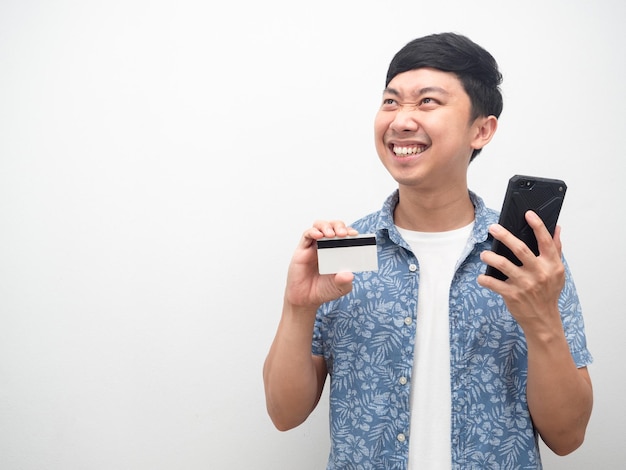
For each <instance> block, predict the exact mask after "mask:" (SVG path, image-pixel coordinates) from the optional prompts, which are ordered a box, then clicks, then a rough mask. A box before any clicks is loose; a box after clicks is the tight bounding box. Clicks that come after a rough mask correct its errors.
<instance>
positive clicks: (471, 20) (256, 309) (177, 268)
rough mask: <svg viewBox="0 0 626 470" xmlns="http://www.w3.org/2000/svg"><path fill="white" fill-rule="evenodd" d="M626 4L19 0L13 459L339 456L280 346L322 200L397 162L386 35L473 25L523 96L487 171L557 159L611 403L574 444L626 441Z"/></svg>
mask: <svg viewBox="0 0 626 470" xmlns="http://www.w3.org/2000/svg"><path fill="white" fill-rule="evenodd" d="M624 20H626V3H624V2H623V1H621V0H595V1H593V2H591V1H584V0H574V1H565V0H563V1H558V0H557V1H552V2H547V1H545V0H541V1H526V2H516V3H514V4H511V3H510V2H502V1H499V0H485V1H481V0H477V1H475V2H467V1H465V0H458V1H451V0H449V1H438V2H419V1H417V0H412V1H389V2H382V1H373V0H370V1H356V0H355V1H348V0H346V1H336V0H335V1H329V0H322V1H315V2H306V3H304V2H294V1H287V0H268V1H263V2H255V1H252V0H248V1H242V2H234V1H233V2H225V3H224V4H223V5H218V4H217V2H205V1H200V0H177V1H174V0H151V1H149V0H107V1H101V2H97V1H94V0H89V1H79V0H76V1H70V0H56V1H53V0H51V1H44V0H41V1H35V0H3V1H2V2H1V3H0V468H2V469H3V470H17V469H20V470H34V469H37V470H39V469H44V468H45V469H47V470H56V469H59V470H61V469H62V470H72V469H77V470H83V469H88V470H92V469H93V470H110V469H116V470H117V469H132V470H137V469H141V470H143V469H150V470H155V469H186V470H191V469H207V468H210V469H244V470H247V469H266V470H275V469H298V470H302V469H304V470H308V469H311V470H314V469H320V468H323V466H324V462H325V460H326V453H327V446H328V437H327V423H326V413H327V405H326V403H325V401H324V400H323V402H322V404H320V407H319V408H318V410H316V412H315V413H314V414H313V415H312V416H311V419H310V420H309V421H308V422H307V423H305V424H304V425H302V426H301V427H299V428H297V429H295V430H293V431H290V432H288V433H279V432H278V431H275V430H274V428H273V427H272V425H271V423H270V421H269V418H268V417H267V415H266V413H265V408H264V397H263V388H262V380H261V368H262V363H263V360H264V358H265V354H266V352H267V349H268V347H269V344H270V342H271V340H272V337H273V335H274V331H275V327H276V324H277V321H278V317H279V311H280V307H281V300H282V290H283V285H284V278H285V271H286V267H287V264H288V261H289V258H290V257H291V253H292V250H293V248H294V247H295V245H296V242H297V240H298V238H299V236H300V234H301V232H302V231H303V230H304V229H305V228H306V227H307V226H308V225H309V224H310V223H311V222H312V221H313V220H314V219H316V218H336V217H337V218H343V219H346V220H353V219H355V218H357V217H359V216H361V215H364V214H365V213H367V212H370V211H372V210H375V209H378V208H379V207H380V205H381V204H382V201H383V198H384V197H385V196H386V195H387V194H388V193H389V192H390V191H391V190H392V189H393V188H394V183H393V181H392V180H391V179H390V177H388V175H387V174H386V173H385V171H384V169H383V167H382V166H381V165H380V164H379V163H378V160H377V156H376V154H375V151H374V148H373V137H372V122H373V116H374V113H375V110H376V108H377V106H378V104H379V98H380V92H381V90H382V87H383V85H384V76H385V73H386V67H387V64H388V62H389V60H390V59H391V56H392V55H393V54H394V53H395V52H396V50H397V49H399V48H400V47H401V46H403V45H404V44H405V43H406V42H408V41H409V40H410V39H413V38H414V37H417V36H421V35H423V34H427V33H432V32H440V31H457V32H461V33H464V34H467V35H468V36H470V37H471V38H473V39H474V40H475V41H477V42H478V43H480V44H482V45H483V46H485V47H486V48H487V49H488V50H490V51H491V52H492V53H493V54H494V55H495V57H496V59H497V60H498V61H499V63H500V65H501V68H502V70H503V73H504V75H505V81H504V85H503V89H504V94H505V110H504V113H503V115H502V119H501V123H500V129H499V131H498V135H497V136H496V138H495V140H494V141H493V142H492V143H491V144H490V146H489V147H488V148H486V149H485V151H484V152H483V154H482V155H481V156H480V157H479V159H478V160H477V161H476V162H475V163H474V164H472V167H471V170H470V177H471V186H472V188H473V189H474V190H476V191H478V192H479V193H480V194H482V195H483V196H484V197H485V199H486V200H487V202H488V203H489V204H490V205H491V206H493V207H499V206H500V203H501V197H502V194H503V191H504V186H505V184H506V180H507V179H508V177H509V176H510V175H512V174H514V173H526V174H537V175H544V176H553V177H561V178H563V179H564V180H566V182H567V183H568V186H569V191H568V197H567V200H566V203H565V208H564V209H563V213H562V218H561V225H562V226H563V238H564V243H565V252H566V255H567V256H568V258H569V261H570V264H571V267H572V269H573V271H574V275H575V277H576V280H577V285H578V289H579V292H580V296H581V298H582V301H583V304H584V311H585V315H586V324H587V333H588V339H589V346H590V348H591V350H592V352H593V354H594V356H595V360H596V362H595V364H594V365H593V366H592V367H591V374H592V377H593V379H594V386H595V397H596V404H595V410H594V414H593V417H592V421H591V423H590V426H589V430H588V436H587V441H586V442H585V444H584V446H583V447H582V448H581V449H580V450H579V451H577V452H576V453H575V454H573V455H572V456H569V457H565V458H557V457H554V456H551V455H549V454H548V452H544V455H545V457H544V459H545V462H546V468H552V469H586V468H615V467H614V465H615V462H619V461H623V459H624V457H626V452H625V451H624V445H623V444H622V437H621V436H622V430H623V426H622V421H623V417H624V416H626V404H625V402H624V400H623V398H622V393H621V391H622V390H623V389H624V385H625V384H624V379H623V374H622V373H621V372H622V370H623V365H622V364H621V362H620V361H621V360H622V359H623V358H624V356H626V350H625V346H624V340H623V331H625V330H626V320H625V318H626V311H625V310H626V309H625V308H624V305H623V302H620V300H619V299H620V298H621V290H623V286H622V284H623V282H622V279H621V275H620V272H622V270H623V265H624V263H625V262H626V259H625V258H626V256H625V248H624V243H623V236H622V233H623V232H622V227H623V218H624V209H623V207H622V206H623V202H624V200H625V190H624V182H623V175H624V163H623V159H624V152H625V151H624V149H625V148H626V132H625V130H626V117H625V113H624V109H625V108H626V92H625V87H624V78H623V77H624V76H625V75H626V73H625V72H626V59H625V57H626V56H625V54H624V52H623V45H624V44H625V43H626V29H624V28H623V23H624Z"/></svg>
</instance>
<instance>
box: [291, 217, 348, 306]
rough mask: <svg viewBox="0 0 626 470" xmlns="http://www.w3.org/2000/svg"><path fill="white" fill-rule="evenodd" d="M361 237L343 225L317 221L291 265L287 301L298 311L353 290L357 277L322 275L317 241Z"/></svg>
mask: <svg viewBox="0 0 626 470" xmlns="http://www.w3.org/2000/svg"><path fill="white" fill-rule="evenodd" d="M354 235H358V232H357V231H356V230H354V229H353V228H351V227H347V226H346V225H345V224H344V223H343V222H342V221H317V222H315V223H314V224H313V227H311V228H309V229H308V230H306V231H305V232H304V234H303V235H302V239H301V240H300V243H299V244H298V247H297V248H296V251H295V253H294V255H293V257H292V259H291V264H290V265H289V272H288V275H287V287H286V289H285V301H286V302H288V303H290V304H291V305H293V306H295V307H308V308H315V309H317V307H319V306H320V305H321V304H323V303H324V302H328V301H330V300H334V299H337V298H339V297H341V296H342V295H345V294H347V293H348V292H350V291H351V290H352V280H353V279H354V274H352V273H351V272H343V273H337V274H326V275H320V274H319V272H318V266H317V246H316V243H315V242H316V241H317V240H319V239H320V238H323V237H329V238H330V237H346V236H354Z"/></svg>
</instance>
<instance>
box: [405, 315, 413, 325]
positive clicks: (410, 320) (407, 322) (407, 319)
mask: <svg viewBox="0 0 626 470" xmlns="http://www.w3.org/2000/svg"><path fill="white" fill-rule="evenodd" d="M411 323H413V319H412V318H411V317H406V318H405V319H404V324H405V325H407V326H409V325H410V324H411Z"/></svg>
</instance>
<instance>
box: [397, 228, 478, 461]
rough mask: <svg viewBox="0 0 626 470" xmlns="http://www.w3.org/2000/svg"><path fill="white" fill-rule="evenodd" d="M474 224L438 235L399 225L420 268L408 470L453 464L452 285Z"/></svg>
mask: <svg viewBox="0 0 626 470" xmlns="http://www.w3.org/2000/svg"><path fill="white" fill-rule="evenodd" d="M473 226H474V223H473V222H472V223H471V224H470V225H467V226H466V227H463V228H460V229H457V230H451V231H449V232H436V233H434V232H413V231H410V230H405V229H401V228H399V227H398V231H399V232H400V234H401V235H402V237H403V238H404V239H405V240H406V242H407V243H408V244H409V246H410V247H411V249H412V250H413V253H414V254H415V256H416V257H417V260H418V264H419V292H418V302H417V323H416V337H415V355H414V358H413V374H412V377H413V379H412V384H411V397H410V400H411V430H410V432H411V434H410V441H409V470H412V469H418V468H419V469H424V468H426V469H428V470H443V469H450V468H451V466H452V449H451V442H450V439H451V438H450V434H451V419H452V418H451V413H452V412H451V404H452V395H451V391H450V328H449V296H450V284H451V283H452V278H453V276H454V272H455V271H456V267H457V263H458V262H459V258H460V257H461V255H462V253H463V251H464V249H465V246H466V244H467V240H468V238H469V236H470V234H471V232H472V228H473Z"/></svg>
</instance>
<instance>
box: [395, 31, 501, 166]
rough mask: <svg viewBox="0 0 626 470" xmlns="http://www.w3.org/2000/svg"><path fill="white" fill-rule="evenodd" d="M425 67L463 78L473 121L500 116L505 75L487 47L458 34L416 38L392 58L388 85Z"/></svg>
mask: <svg viewBox="0 0 626 470" xmlns="http://www.w3.org/2000/svg"><path fill="white" fill-rule="evenodd" d="M425 67H428V68H433V69H437V70H441V71H443V72H451V73H454V74H455V75H456V76H457V77H458V78H459V80H460V81H461V83H462V85H463V88H464V89H465V92H466V93H467V94H468V96H469V98H470V102H471V104H472V116H471V118H472V120H474V119H476V118H477V117H480V116H491V115H493V116H495V117H496V118H498V117H500V114H501V113H502V107H503V102H502V93H501V91H500V85H501V84H502V74H501V73H500V70H499V69H498V63H497V62H496V60H495V59H494V58H493V56H492V55H491V54H490V53H489V52H487V51H486V50H485V49H484V48H482V47H481V46H479V45H478V44H476V43H475V42H473V41H472V40H470V39H469V38H467V37H466V36H463V35H461V34H456V33H439V34H431V35H429V36H423V37H421V38H417V39H414V40H412V41H411V42H409V43H408V44H406V45H405V46H404V47H403V48H402V49H400V50H399V51H398V52H397V53H396V55H395V56H394V57H393V59H392V60H391V63H390V64H389V69H388V70H387V80H386V82H385V86H387V85H389V82H390V81H391V80H392V79H393V77H395V76H396V75H398V74H400V73H403V72H408V71H409V70H415V69H420V68H425ZM478 153H480V149H476V150H474V153H473V155H472V159H473V158H474V157H475V156H476V155H478Z"/></svg>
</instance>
